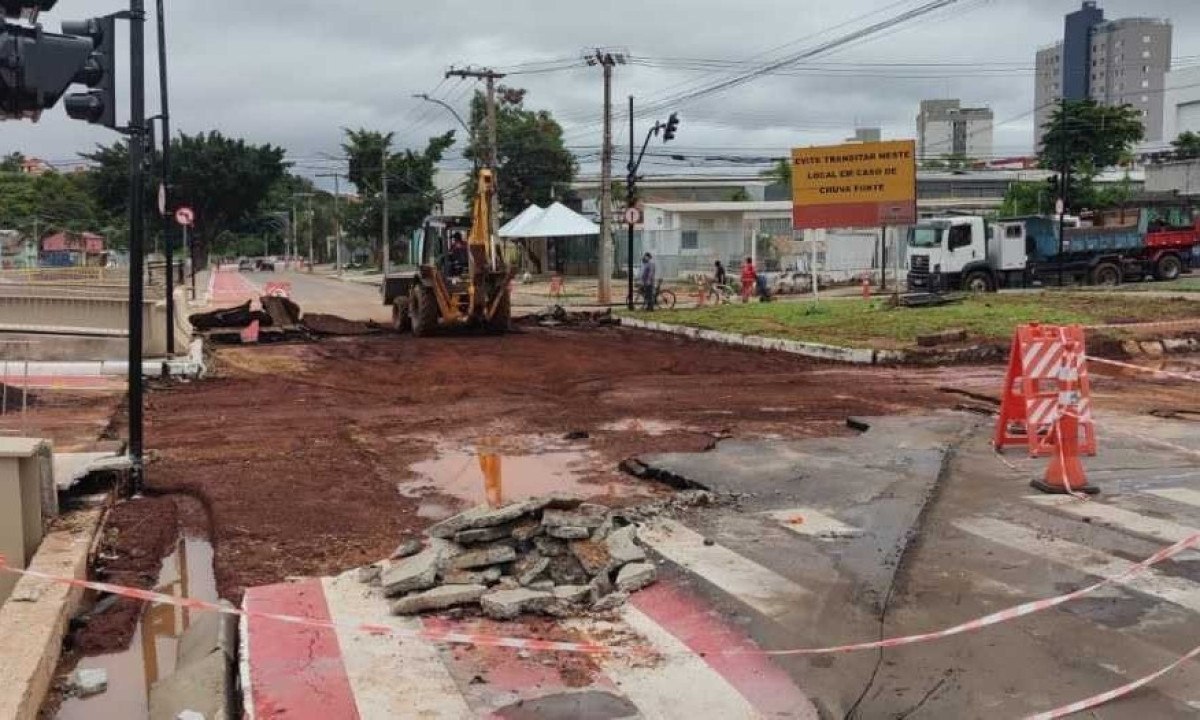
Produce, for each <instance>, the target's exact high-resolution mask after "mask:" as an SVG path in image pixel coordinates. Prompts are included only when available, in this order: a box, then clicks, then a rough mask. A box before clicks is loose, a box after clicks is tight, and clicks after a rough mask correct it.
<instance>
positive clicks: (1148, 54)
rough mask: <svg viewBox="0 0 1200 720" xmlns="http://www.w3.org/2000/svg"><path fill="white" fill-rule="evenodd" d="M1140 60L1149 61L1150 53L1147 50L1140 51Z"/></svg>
mask: <svg viewBox="0 0 1200 720" xmlns="http://www.w3.org/2000/svg"><path fill="white" fill-rule="evenodd" d="M1142 59H1143V60H1149V59H1150V51H1149V50H1143V51H1142Z"/></svg>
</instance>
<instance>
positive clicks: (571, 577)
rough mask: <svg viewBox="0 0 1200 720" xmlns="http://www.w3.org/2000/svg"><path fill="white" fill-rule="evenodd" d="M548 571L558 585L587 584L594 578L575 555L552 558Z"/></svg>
mask: <svg viewBox="0 0 1200 720" xmlns="http://www.w3.org/2000/svg"><path fill="white" fill-rule="evenodd" d="M548 572H549V575H550V579H551V580H553V581H554V583H555V584H556V585H586V584H587V583H588V582H590V581H591V579H592V576H591V575H589V574H588V573H587V571H586V570H584V569H583V566H582V565H580V564H579V560H577V559H576V558H575V556H574V555H563V556H560V557H555V558H550V569H549V571H548Z"/></svg>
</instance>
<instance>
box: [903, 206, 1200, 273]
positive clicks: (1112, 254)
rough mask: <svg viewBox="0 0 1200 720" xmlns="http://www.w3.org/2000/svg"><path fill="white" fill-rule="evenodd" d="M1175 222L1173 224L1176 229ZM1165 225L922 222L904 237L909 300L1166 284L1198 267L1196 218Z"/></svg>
mask: <svg viewBox="0 0 1200 720" xmlns="http://www.w3.org/2000/svg"><path fill="white" fill-rule="evenodd" d="M1180 217H1181V216H1179V215H1176V216H1175V220H1176V221H1177V222H1179V221H1180ZM1186 219H1187V222H1188V223H1189V224H1182V223H1180V224H1172V223H1171V222H1169V221H1168V220H1167V219H1165V217H1164V214H1161V213H1156V212H1153V211H1149V210H1143V211H1141V212H1140V213H1139V220H1138V224H1137V225H1122V226H1116V227H1067V228H1065V229H1064V230H1063V231H1062V232H1061V236H1062V240H1061V242H1060V239H1059V238H1060V222H1059V220H1058V219H1057V218H1051V217H1042V216H1031V217H1018V218H1008V219H1001V220H995V221H990V220H987V219H985V218H982V217H977V216H961V217H943V218H932V219H929V220H922V221H921V222H920V223H918V224H917V225H915V226H914V227H912V228H911V229H910V231H909V235H908V258H909V272H908V288H909V291H910V292H935V293H936V292H946V291H960V290H961V291H965V292H976V293H981V292H993V291H996V290H1000V289H1003V288H1022V287H1033V286H1039V285H1052V284H1056V283H1058V282H1059V278H1060V277H1061V278H1062V281H1063V282H1064V283H1073V284H1079V285H1085V284H1086V285H1106V286H1115V285H1120V284H1121V283H1123V282H1136V281H1141V280H1174V279H1176V278H1178V277H1179V276H1180V275H1181V274H1183V273H1187V272H1191V270H1192V269H1193V268H1196V267H1200V216H1197V217H1195V218H1193V217H1191V213H1190V212H1189V213H1187V218H1186Z"/></svg>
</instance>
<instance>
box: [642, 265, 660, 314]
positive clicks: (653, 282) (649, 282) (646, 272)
mask: <svg viewBox="0 0 1200 720" xmlns="http://www.w3.org/2000/svg"><path fill="white" fill-rule="evenodd" d="M657 282H658V268H657V267H656V266H655V265H654V256H653V255H651V254H650V253H646V254H645V255H643V256H642V276H641V283H642V297H644V298H645V299H646V310H647V311H653V310H654V296H655V295H656V294H657V291H658V287H657Z"/></svg>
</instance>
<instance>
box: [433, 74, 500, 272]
mask: <svg viewBox="0 0 1200 720" xmlns="http://www.w3.org/2000/svg"><path fill="white" fill-rule="evenodd" d="M446 77H447V78H451V77H458V78H464V79H465V78H474V79H476V80H485V81H486V82H487V126H488V155H487V158H488V159H487V164H488V167H489V168H490V169H491V171H492V202H491V205H492V228H491V236H492V245H493V247H494V246H495V244H496V242H497V239H498V238H499V236H500V212H499V208H500V202H499V197H500V190H499V188H500V176H499V174H498V173H497V170H496V168H497V166H498V165H499V164H500V160H499V157H500V151H499V145H498V144H499V140H498V134H499V133H498V131H497V128H496V81H497V80H503V79H504V77H505V75H504V73H498V72H496V71H495V70H492V69H490V68H482V69H479V70H475V69H472V68H469V67H468V68H466V69H463V70H456V69H455V68H450V69H449V70H447V71H446ZM493 257H494V256H493Z"/></svg>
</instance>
